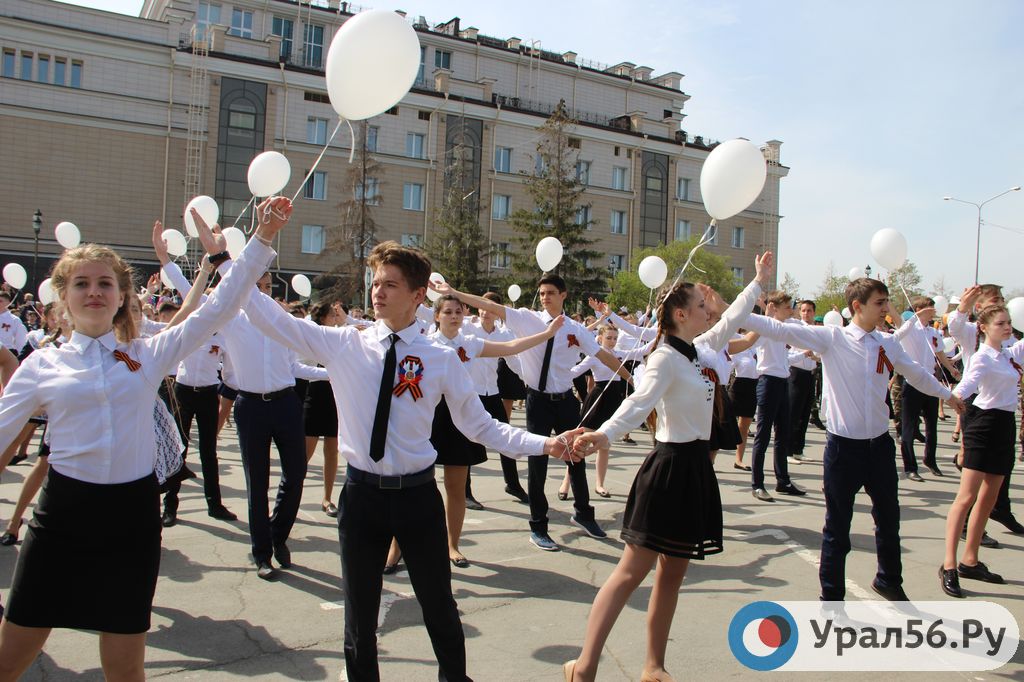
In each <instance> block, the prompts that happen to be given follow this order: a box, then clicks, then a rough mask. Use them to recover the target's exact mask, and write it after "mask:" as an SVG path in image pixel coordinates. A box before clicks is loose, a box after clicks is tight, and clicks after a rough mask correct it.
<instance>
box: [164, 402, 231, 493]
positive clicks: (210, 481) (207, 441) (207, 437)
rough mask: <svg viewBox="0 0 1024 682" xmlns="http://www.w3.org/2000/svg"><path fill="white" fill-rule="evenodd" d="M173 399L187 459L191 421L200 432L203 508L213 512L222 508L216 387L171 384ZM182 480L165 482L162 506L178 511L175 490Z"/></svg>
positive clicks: (178, 488) (178, 487) (179, 486)
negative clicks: (204, 505) (201, 387)
mask: <svg viewBox="0 0 1024 682" xmlns="http://www.w3.org/2000/svg"><path fill="white" fill-rule="evenodd" d="M174 398H175V402H176V403H177V404H176V405H175V407H176V408H177V409H176V410H175V412H174V417H175V420H176V421H177V423H178V431H179V432H180V433H181V440H182V441H184V443H185V456H186V457H187V456H188V447H189V445H190V442H189V436H190V434H191V432H192V420H193V419H195V422H196V429H197V430H198V431H199V460H200V462H202V465H203V492H204V493H205V494H206V506H207V507H208V508H209V509H214V508H216V507H219V506H220V505H221V497H220V471H219V469H218V467H217V412H218V410H219V407H220V406H219V401H218V400H217V386H216V384H215V385H213V386H208V387H204V388H203V389H202V390H199V391H196V390H194V389H193V388H192V387H191V386H185V385H184V384H179V383H175V384H174ZM180 490H181V481H180V480H174V481H170V480H169V481H167V494H166V495H165V496H164V506H165V507H167V508H170V509H172V510H177V509H178V491H180Z"/></svg>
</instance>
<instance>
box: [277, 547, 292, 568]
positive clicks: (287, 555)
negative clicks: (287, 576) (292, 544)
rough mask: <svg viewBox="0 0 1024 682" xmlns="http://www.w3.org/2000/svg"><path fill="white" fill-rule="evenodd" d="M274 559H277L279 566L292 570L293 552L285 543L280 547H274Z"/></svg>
mask: <svg viewBox="0 0 1024 682" xmlns="http://www.w3.org/2000/svg"><path fill="white" fill-rule="evenodd" d="M274 558H275V559H277V565H278V566H280V567H281V568H291V566H292V552H291V550H290V549H288V545H286V544H284V543H283V542H282V543H281V544H279V545H274Z"/></svg>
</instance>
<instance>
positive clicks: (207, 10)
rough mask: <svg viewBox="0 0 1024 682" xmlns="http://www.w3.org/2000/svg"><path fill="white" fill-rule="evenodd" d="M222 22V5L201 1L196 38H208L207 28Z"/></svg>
mask: <svg viewBox="0 0 1024 682" xmlns="http://www.w3.org/2000/svg"><path fill="white" fill-rule="evenodd" d="M219 23H220V5H213V4H210V3H208V2H200V3H199V9H198V11H196V40H198V41H199V42H202V41H204V40H206V29H207V28H209V27H210V26H211V25H213V24H219Z"/></svg>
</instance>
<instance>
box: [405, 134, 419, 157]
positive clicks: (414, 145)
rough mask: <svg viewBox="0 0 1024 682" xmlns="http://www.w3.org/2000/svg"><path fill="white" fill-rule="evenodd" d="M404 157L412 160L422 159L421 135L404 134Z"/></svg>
mask: <svg viewBox="0 0 1024 682" xmlns="http://www.w3.org/2000/svg"><path fill="white" fill-rule="evenodd" d="M405 155H406V156H408V157H409V158H413V159H422V158H423V134H422V133H406V134H405Z"/></svg>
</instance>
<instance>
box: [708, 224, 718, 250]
mask: <svg viewBox="0 0 1024 682" xmlns="http://www.w3.org/2000/svg"><path fill="white" fill-rule="evenodd" d="M708 244H711V246H718V228H717V227H716V228H715V230H714V234H712V235H711V239H709V240H708Z"/></svg>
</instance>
